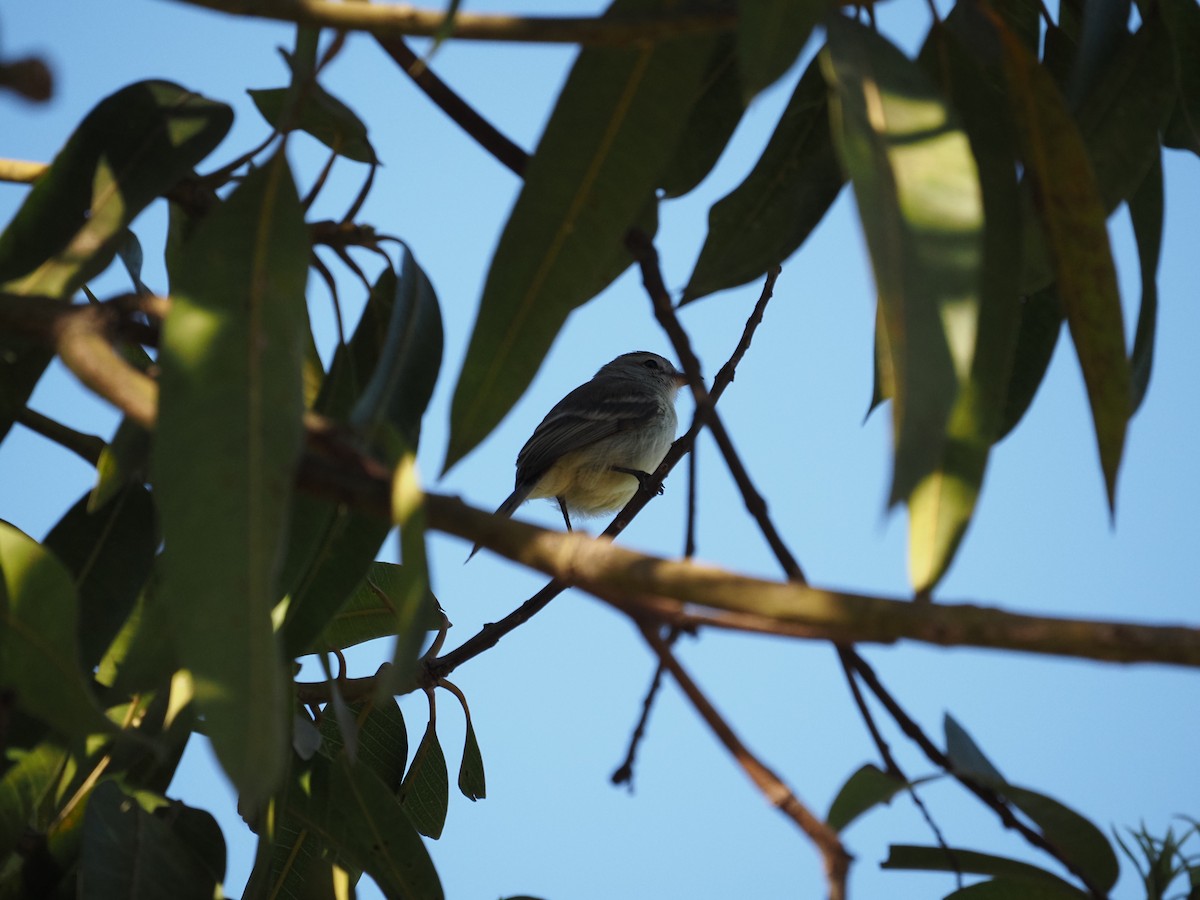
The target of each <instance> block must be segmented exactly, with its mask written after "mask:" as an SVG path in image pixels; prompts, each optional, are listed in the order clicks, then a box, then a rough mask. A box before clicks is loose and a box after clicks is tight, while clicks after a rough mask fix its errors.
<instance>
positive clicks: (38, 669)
mask: <svg viewBox="0 0 1200 900" xmlns="http://www.w3.org/2000/svg"><path fill="white" fill-rule="evenodd" d="M76 603H77V601H76V596H75V586H74V584H73V583H72V581H71V574H70V573H69V572H68V571H67V570H66V568H64V567H63V565H62V564H61V563H60V562H59V561H58V560H57V559H55V558H54V555H53V554H52V553H51V552H50V551H49V550H47V549H46V548H44V547H42V546H41V545H40V544H38V543H37V542H36V541H35V540H33V539H32V538H31V537H29V536H28V535H26V534H24V533H22V532H20V531H18V530H17V529H16V528H13V527H12V526H11V525H9V524H7V523H4V522H0V687H3V688H4V689H7V690H11V691H12V692H13V693H14V694H15V695H16V701H17V704H18V705H19V706H20V707H21V708H22V709H24V710H26V711H27V712H28V713H29V714H30V715H32V716H34V717H36V718H38V719H41V720H42V721H43V722H45V723H46V724H48V725H50V726H51V727H52V728H54V729H56V730H57V731H59V732H60V733H61V734H63V735H66V736H68V737H72V738H83V737H86V736H87V735H88V734H94V733H97V732H107V731H112V730H113V725H112V723H111V722H109V721H108V719H106V718H105V717H104V714H103V713H102V712H101V711H100V708H99V707H98V706H97V705H96V701H95V699H94V698H93V697H92V694H91V692H90V691H89V689H88V685H87V682H86V680H85V678H84V675H83V672H82V671H81V669H80V668H79V643H78V637H77V634H78V632H77V630H76V626H75V623H76V616H77V612H76Z"/></svg>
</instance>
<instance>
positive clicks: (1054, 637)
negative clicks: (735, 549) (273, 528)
mask: <svg viewBox="0 0 1200 900" xmlns="http://www.w3.org/2000/svg"><path fill="white" fill-rule="evenodd" d="M426 501H427V510H428V514H429V524H430V526H432V527H433V528H436V529H438V530H440V531H445V532H448V533H450V534H454V535H457V536H459V537H462V538H464V539H466V540H468V541H472V542H475V541H478V542H479V543H482V544H484V545H485V546H487V547H489V548H490V549H492V550H494V551H495V552H497V553H500V554H501V555H502V556H505V557H507V558H509V559H511V560H514V561H516V562H518V563H521V564H522V565H524V566H527V567H529V568H533V569H537V570H539V571H541V572H545V573H546V574H547V575H551V576H553V577H554V578H555V579H556V580H558V581H560V582H562V583H563V584H566V585H569V586H572V587H580V588H583V589H584V590H586V591H588V592H589V593H592V594H595V595H596V596H598V597H601V598H602V599H604V600H607V601H609V602H611V603H613V604H614V605H617V606H620V607H621V608H623V609H626V610H629V611H635V612H639V613H640V614H641V615H643V616H647V615H648V616H650V617H653V618H657V619H662V620H665V621H675V620H674V619H672V617H671V616H672V614H673V613H679V614H681V615H685V614H686V613H688V612H689V611H690V610H692V609H694V608H696V607H700V609H699V610H698V611H699V612H706V611H712V610H721V611H724V612H727V613H732V614H734V615H735V616H736V617H739V618H733V619H730V620H729V621H728V622H723V621H721V620H720V619H716V618H714V619H713V620H712V621H711V624H714V625H722V624H725V625H726V626H727V627H733V628H739V629H744V630H762V631H768V630H769V631H772V632H774V633H777V634H784V635H791V636H796V637H821V638H827V639H830V640H833V641H838V642H841V643H853V642H867V643H888V644H890V643H894V642H896V641H899V640H914V641H920V642H922V643H927V644H934V645H938V646H943V647H953V646H967V647H990V648H993V649H998V650H1019V651H1023V652H1026V653H1040V654H1047V655H1052V656H1071V657H1079V658H1084V659H1094V660H1101V661H1107V662H1159V663H1168V664H1172V665H1181V666H1197V667H1200V629H1196V628H1190V627H1184V626H1154V625H1141V624H1136V623H1132V622H1102V621H1089V620H1083V619H1064V618H1052V617H1047V616H1032V615H1021V614H1018V613H1009V612H1004V611H1003V610H999V609H995V608H991V607H984V606H976V605H973V604H947V603H939V604H936V605H932V604H916V603H912V602H910V601H908V600H905V599H900V598H895V599H893V598H885V597H872V596H866V595H863V594H852V593H847V592H843V591H829V590H820V589H818V588H813V587H809V586H806V585H802V584H797V583H794V582H778V581H766V580H763V579H758V578H749V577H746V576H742V575H736V574H734V573H732V572H728V571H726V570H724V569H720V568H717V567H715V566H707V565H702V564H699V563H694V562H681V561H674V560H668V559H661V558H658V557H654V556H649V555H646V554H642V553H637V552H635V551H633V550H628V549H625V548H623V547H618V546H616V545H614V544H611V543H609V542H606V541H599V540H593V539H592V538H589V537H587V536H586V535H580V534H563V533H560V532H556V531H548V530H545V529H542V528H535V527H534V526H532V525H526V524H524V523H521V522H516V521H507V520H502V519H497V518H496V517H495V516H492V515H490V514H488V513H486V512H483V511H482V510H476V509H473V508H471V507H469V506H467V505H466V504H464V503H462V502H461V501H460V500H457V499H455V498H451V497H445V496H440V495H436V494H429V495H427V497H426ZM745 620H750V621H754V622H757V623H758V624H759V625H760V626H761V627H759V628H755V629H746V628H745V626H744V625H743V624H742V621H745Z"/></svg>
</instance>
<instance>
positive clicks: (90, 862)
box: [79, 781, 220, 900]
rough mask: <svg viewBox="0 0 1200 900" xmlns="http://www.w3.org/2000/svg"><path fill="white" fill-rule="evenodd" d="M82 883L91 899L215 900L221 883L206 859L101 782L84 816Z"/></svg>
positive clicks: (116, 789) (114, 786)
mask: <svg viewBox="0 0 1200 900" xmlns="http://www.w3.org/2000/svg"><path fill="white" fill-rule="evenodd" d="M83 829H84V836H83V853H82V855H81V859H80V871H79V880H80V883H81V885H86V886H87V887H86V893H87V895H88V896H94V897H122V898H128V900H158V898H162V897H177V898H179V900H192V898H194V900H212V897H213V896H214V895H215V892H216V891H218V890H219V885H220V880H219V879H218V878H214V874H213V872H212V869H211V867H210V865H209V863H208V862H206V860H205V859H204V858H203V857H201V856H200V855H199V854H197V853H196V852H195V850H193V848H192V847H191V846H190V845H189V844H188V843H187V842H185V840H183V838H182V837H181V836H178V835H176V834H174V833H173V832H172V830H171V828H170V827H169V826H168V825H167V824H165V823H164V822H163V821H161V820H160V819H159V818H158V817H157V816H155V815H152V814H151V813H149V812H147V811H146V810H144V809H143V808H142V807H141V806H139V805H138V801H137V800H135V799H134V798H133V797H130V796H128V795H127V794H125V793H124V792H123V791H122V790H121V789H120V788H119V787H118V786H117V784H116V782H114V781H102V782H100V784H98V785H96V789H95V790H94V791H92V794H91V796H90V797H89V798H88V803H87V812H86V813H85V814H84V826H83Z"/></svg>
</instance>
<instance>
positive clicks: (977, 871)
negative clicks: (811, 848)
mask: <svg viewBox="0 0 1200 900" xmlns="http://www.w3.org/2000/svg"><path fill="white" fill-rule="evenodd" d="M882 866H883V868H885V869H909V870H916V871H922V872H959V873H962V874H972V875H1000V876H1003V877H1004V879H1005V881H1007V882H1010V883H1012V884H1013V885H1014V886H1019V887H1020V888H1021V890H1025V889H1029V890H1031V891H1034V892H1035V893H1032V894H1027V893H1019V894H1012V895H1010V896H1012V897H1017V896H1020V897H1026V896H1035V897H1042V896H1046V897H1055V898H1059V897H1062V898H1073V900H1074V898H1083V897H1087V896H1088V894H1085V893H1084V892H1083V891H1080V890H1078V889H1077V888H1075V887H1073V886H1072V885H1071V884H1070V883H1068V882H1066V881H1063V880H1062V879H1061V878H1059V877H1058V876H1057V875H1055V874H1054V873H1052V872H1047V871H1046V870H1045V869H1039V868H1038V867H1037V866H1034V865H1030V864H1029V863H1026V862H1021V861H1019V860H1015V859H1007V858H1005V857H1003V856H992V855H991V854H988V853H978V852H976V851H974V850H964V849H962V848H960V847H950V848H949V849H947V848H945V847H922V846H913V845H910V844H892V845H891V847H889V848H888V858H887V859H885V860H884V861H883V863H882ZM1039 890H1050V891H1053V892H1056V893H1049V894H1045V893H1036V892H1037V891H1039ZM995 896H997V897H999V896H1000V895H995Z"/></svg>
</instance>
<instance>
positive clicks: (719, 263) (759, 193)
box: [683, 62, 845, 303]
mask: <svg viewBox="0 0 1200 900" xmlns="http://www.w3.org/2000/svg"><path fill="white" fill-rule="evenodd" d="M827 95H828V90H827V88H826V86H825V79H824V78H823V77H822V76H821V71H820V67H819V65H818V64H817V63H816V62H814V63H813V64H812V65H810V66H809V67H808V70H807V71H806V72H805V73H804V77H803V78H801V79H800V82H799V84H797V85H796V89H795V91H794V92H793V93H792V97H791V99H790V100H789V101H788V105H787V107H786V108H785V109H784V111H783V115H782V116H781V117H780V119H779V124H778V125H776V126H775V133H774V134H772V135H771V140H770V142H769V143H768V144H767V147H766V149H765V150H764V151H763V154H762V156H761V157H760V158H759V160H758V162H757V163H756V164H755V166H754V169H753V170H752V171H751V172H750V174H749V175H748V176H746V179H745V181H743V182H742V183H741V184H740V185H738V187H736V188H735V189H734V190H733V191H732V192H731V193H729V194H728V195H726V196H725V197H724V198H722V199H721V200H719V201H718V202H717V203H716V204H714V205H713V207H712V209H711V210H710V211H709V214H708V236H707V237H706V238H705V240H704V247H703V248H702V249H701V251H700V258H699V259H698V260H697V261H696V267H695V269H694V271H693V272H692V276H691V278H690V279H689V280H688V285H687V288H686V289H685V290H684V292H683V302H684V303H687V302H689V301H691V300H695V299H697V298H698V297H703V296H705V295H706V294H711V293H713V292H714V291H719V290H723V289H725V288H730V287H736V286H738V285H741V284H745V283H746V282H748V281H750V280H752V279H755V278H758V277H760V276H762V275H763V273H765V272H766V271H767V270H768V269H769V268H770V267H771V266H773V265H776V264H778V263H782V262H783V261H784V260H786V259H787V258H788V257H789V256H791V255H792V253H793V252H795V250H796V249H797V248H798V247H799V246H800V245H801V244H802V243H804V241H805V239H806V238H807V237H808V236H809V234H811V233H812V230H813V229H814V228H815V227H816V226H817V224H818V223H819V222H820V221H821V219H822V218H823V217H824V216H825V212H826V211H827V210H828V209H829V207H830V205H831V204H832V203H833V201H834V198H836V197H837V195H838V192H839V191H840V190H841V189H842V183H843V182H844V180H845V178H844V176H843V175H842V169H841V165H840V164H839V163H838V159H837V154H836V153H835V152H834V148H833V138H832V137H831V135H830V133H829V108H828V101H827Z"/></svg>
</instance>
